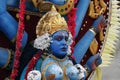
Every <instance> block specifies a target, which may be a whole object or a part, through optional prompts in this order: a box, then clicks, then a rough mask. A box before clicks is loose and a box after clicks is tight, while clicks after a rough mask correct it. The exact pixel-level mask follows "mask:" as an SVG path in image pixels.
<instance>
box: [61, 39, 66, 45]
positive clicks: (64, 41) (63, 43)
mask: <svg viewBox="0 0 120 80" xmlns="http://www.w3.org/2000/svg"><path fill="white" fill-rule="evenodd" d="M62 45H64V46H65V45H67V41H66V40H65V38H64V39H63V40H62Z"/></svg>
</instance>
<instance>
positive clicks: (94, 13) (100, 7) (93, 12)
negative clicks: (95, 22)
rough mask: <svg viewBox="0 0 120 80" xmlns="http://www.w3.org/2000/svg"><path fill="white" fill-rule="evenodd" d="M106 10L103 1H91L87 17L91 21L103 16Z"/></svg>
mask: <svg viewBox="0 0 120 80" xmlns="http://www.w3.org/2000/svg"><path fill="white" fill-rule="evenodd" d="M106 9H107V5H106V3H105V2H104V0H99V1H98V0H94V1H91V2H90V6H89V16H90V17H91V18H93V19H96V18H98V16H99V15H101V14H104V13H105V11H106Z"/></svg>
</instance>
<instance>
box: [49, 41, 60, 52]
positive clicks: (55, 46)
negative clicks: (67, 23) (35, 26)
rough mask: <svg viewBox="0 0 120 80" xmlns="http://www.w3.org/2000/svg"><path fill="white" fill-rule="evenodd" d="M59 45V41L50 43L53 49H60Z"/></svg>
mask: <svg viewBox="0 0 120 80" xmlns="http://www.w3.org/2000/svg"><path fill="white" fill-rule="evenodd" d="M58 47H59V43H57V42H53V43H51V44H50V49H51V51H56V50H57V49H58Z"/></svg>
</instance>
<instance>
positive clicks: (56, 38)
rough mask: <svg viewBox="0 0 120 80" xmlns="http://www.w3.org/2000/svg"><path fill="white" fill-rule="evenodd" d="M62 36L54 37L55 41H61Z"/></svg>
mask: <svg viewBox="0 0 120 80" xmlns="http://www.w3.org/2000/svg"><path fill="white" fill-rule="evenodd" d="M62 38H63V37H62V36H55V40H57V41H61V40H62Z"/></svg>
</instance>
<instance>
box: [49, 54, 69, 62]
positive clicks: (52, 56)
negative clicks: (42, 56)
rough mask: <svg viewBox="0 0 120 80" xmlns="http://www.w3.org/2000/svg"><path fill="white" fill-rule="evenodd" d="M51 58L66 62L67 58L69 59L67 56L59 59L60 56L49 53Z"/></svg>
mask: <svg viewBox="0 0 120 80" xmlns="http://www.w3.org/2000/svg"><path fill="white" fill-rule="evenodd" d="M49 56H50V57H51V58H53V59H54V60H56V61H59V62H64V61H65V60H66V59H67V56H66V57H65V58H63V59H59V58H57V57H55V56H54V55H52V54H51V55H49Z"/></svg>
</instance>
